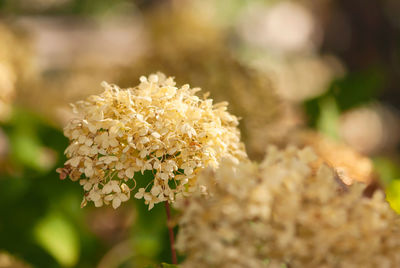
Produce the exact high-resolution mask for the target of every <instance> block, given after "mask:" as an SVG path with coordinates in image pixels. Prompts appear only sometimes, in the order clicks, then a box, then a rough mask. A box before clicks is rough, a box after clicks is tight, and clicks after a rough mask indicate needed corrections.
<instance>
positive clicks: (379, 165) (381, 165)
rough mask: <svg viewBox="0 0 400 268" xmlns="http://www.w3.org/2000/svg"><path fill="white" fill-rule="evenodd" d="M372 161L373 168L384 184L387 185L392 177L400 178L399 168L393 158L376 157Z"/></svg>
mask: <svg viewBox="0 0 400 268" xmlns="http://www.w3.org/2000/svg"><path fill="white" fill-rule="evenodd" d="M373 161H374V167H375V170H376V171H377V173H378V174H379V178H380V179H381V182H382V183H383V184H384V185H389V184H390V183H391V181H392V180H394V179H400V168H399V166H398V165H397V163H395V162H394V161H393V160H391V159H390V158H387V157H376V158H374V159H373Z"/></svg>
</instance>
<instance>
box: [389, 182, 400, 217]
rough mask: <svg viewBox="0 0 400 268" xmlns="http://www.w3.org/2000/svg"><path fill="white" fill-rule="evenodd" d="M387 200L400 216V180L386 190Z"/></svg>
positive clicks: (392, 183)
mask: <svg viewBox="0 0 400 268" xmlns="http://www.w3.org/2000/svg"><path fill="white" fill-rule="evenodd" d="M386 199H387V201H388V202H389V204H390V206H391V207H392V208H393V209H394V210H395V211H396V212H397V213H398V214H400V180H393V181H392V182H391V183H390V184H389V186H388V188H387V189H386Z"/></svg>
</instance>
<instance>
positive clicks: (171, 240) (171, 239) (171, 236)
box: [164, 201, 178, 264]
mask: <svg viewBox="0 0 400 268" xmlns="http://www.w3.org/2000/svg"><path fill="white" fill-rule="evenodd" d="M164 203H165V211H166V213H167V227H168V233H169V243H170V246H171V257H172V264H178V260H177V258H176V251H175V239H174V230H173V229H172V227H171V226H170V222H171V210H170V208H169V203H168V201H165V202H164Z"/></svg>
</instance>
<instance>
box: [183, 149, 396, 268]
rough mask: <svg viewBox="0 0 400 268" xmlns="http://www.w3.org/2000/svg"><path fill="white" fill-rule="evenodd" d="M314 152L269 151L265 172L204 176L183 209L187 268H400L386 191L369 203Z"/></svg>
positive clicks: (227, 165)
mask: <svg viewBox="0 0 400 268" xmlns="http://www.w3.org/2000/svg"><path fill="white" fill-rule="evenodd" d="M316 160H317V156H316V155H315V154H314V152H313V151H312V150H311V149H307V148H306V149H303V150H299V149H297V148H295V147H292V148H288V149H286V150H284V151H279V150H278V149H276V148H272V147H271V148H270V150H269V151H268V155H267V157H266V158H265V159H264V161H263V162H262V163H261V164H260V165H256V164H254V163H251V162H242V163H240V164H239V165H236V164H233V163H231V162H230V161H227V162H224V163H222V164H221V165H220V168H219V169H218V170H217V171H216V172H215V171H212V170H209V171H207V170H205V171H204V172H202V173H201V175H200V176H199V179H198V180H199V181H201V182H202V183H204V184H206V185H208V189H207V192H208V193H209V194H207V195H206V196H204V195H201V193H198V194H197V193H196V194H194V195H193V196H192V197H190V198H189V199H187V200H185V202H181V201H179V202H177V203H176V205H177V206H178V207H180V208H182V213H183V214H182V217H181V219H180V228H179V233H178V239H177V247H178V249H180V250H181V251H183V252H184V253H185V254H186V255H187V258H186V260H185V262H184V263H183V264H182V267H191V268H196V267H222V268H224V267H238V268H240V267H256V268H257V267H282V265H283V264H286V265H288V266H290V267H311V268H312V267H371V268H372V267H400V255H399V254H398V252H399V250H400V223H399V217H398V216H397V215H396V214H395V212H394V211H393V210H392V209H391V208H390V206H389V204H388V203H387V202H386V201H385V198H384V194H383V192H382V191H376V192H375V194H374V195H373V197H372V198H366V197H363V194H362V192H363V188H364V187H363V186H362V185H361V184H354V185H352V186H345V185H344V184H343V183H342V182H341V181H340V180H339V179H338V177H337V175H336V174H335V172H334V170H333V169H332V168H330V167H328V166H327V165H319V166H317V165H316V163H318V161H316Z"/></svg>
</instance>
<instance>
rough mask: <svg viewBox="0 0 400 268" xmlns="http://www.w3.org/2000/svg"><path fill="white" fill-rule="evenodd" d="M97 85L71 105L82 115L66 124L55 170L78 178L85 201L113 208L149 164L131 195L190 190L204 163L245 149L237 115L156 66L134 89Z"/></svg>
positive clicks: (154, 196) (150, 199) (152, 200)
mask: <svg viewBox="0 0 400 268" xmlns="http://www.w3.org/2000/svg"><path fill="white" fill-rule="evenodd" d="M103 87H104V88H105V91H104V92H103V93H102V94H100V95H93V96H90V97H89V98H88V99H87V100H85V101H79V102H77V103H76V105H74V106H73V107H74V110H75V111H76V112H77V113H80V114H81V115H82V116H83V118H81V119H75V120H72V121H71V122H70V123H69V124H68V125H67V127H66V128H65V130H64V133H65V135H66V136H67V137H68V138H69V139H70V145H69V146H68V148H67V149H66V151H65V153H66V155H67V157H68V158H69V160H68V161H67V162H66V163H65V166H64V168H61V169H59V170H58V171H59V172H60V177H61V178H65V177H67V176H68V175H69V177H70V178H71V179H72V180H74V181H76V180H80V183H81V184H82V185H83V188H84V190H85V192H86V194H85V197H84V200H83V203H82V204H83V205H85V204H86V202H87V201H93V202H94V203H95V205H96V206H102V205H103V203H105V204H108V203H112V205H113V207H114V208H116V207H118V206H119V205H120V204H121V202H123V201H126V200H128V199H129V196H130V191H131V190H132V188H133V187H134V186H136V181H135V179H137V178H136V175H137V174H138V172H141V173H142V174H143V173H144V172H145V171H147V170H148V171H150V172H152V174H153V176H152V178H153V179H152V180H151V181H150V182H149V184H148V185H147V187H143V188H140V189H139V190H138V191H137V193H136V195H135V197H136V198H139V199H140V198H144V199H145V203H146V204H148V205H149V209H151V208H152V207H153V206H154V204H156V203H159V202H162V201H170V202H171V201H174V200H175V199H176V198H177V197H179V196H185V195H188V194H190V193H191V192H193V191H194V189H195V186H196V183H195V181H196V176H197V173H198V172H199V171H200V170H201V169H203V168H204V167H207V166H212V167H214V168H215V167H217V166H218V163H219V161H220V159H221V158H222V157H224V158H230V159H232V160H233V161H238V160H239V159H241V158H243V157H245V156H246V154H245V152H244V147H243V144H242V143H241V142H240V133H239V130H238V129H237V125H238V119H237V118H236V117H235V116H233V115H231V114H229V113H228V112H227V104H226V103H218V104H213V101H212V99H208V98H207V95H205V96H204V98H199V97H198V96H196V95H195V93H196V92H197V91H199V90H200V89H198V88H193V89H191V88H190V87H189V85H184V86H182V87H177V86H176V85H175V82H174V79H173V78H171V77H170V78H167V77H165V75H163V74H161V73H158V74H152V75H150V76H149V77H144V76H142V77H140V84H139V85H138V86H137V87H134V88H128V89H120V88H118V87H117V86H115V85H109V84H107V83H103ZM130 182H133V183H132V184H130ZM128 185H129V186H128Z"/></svg>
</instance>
